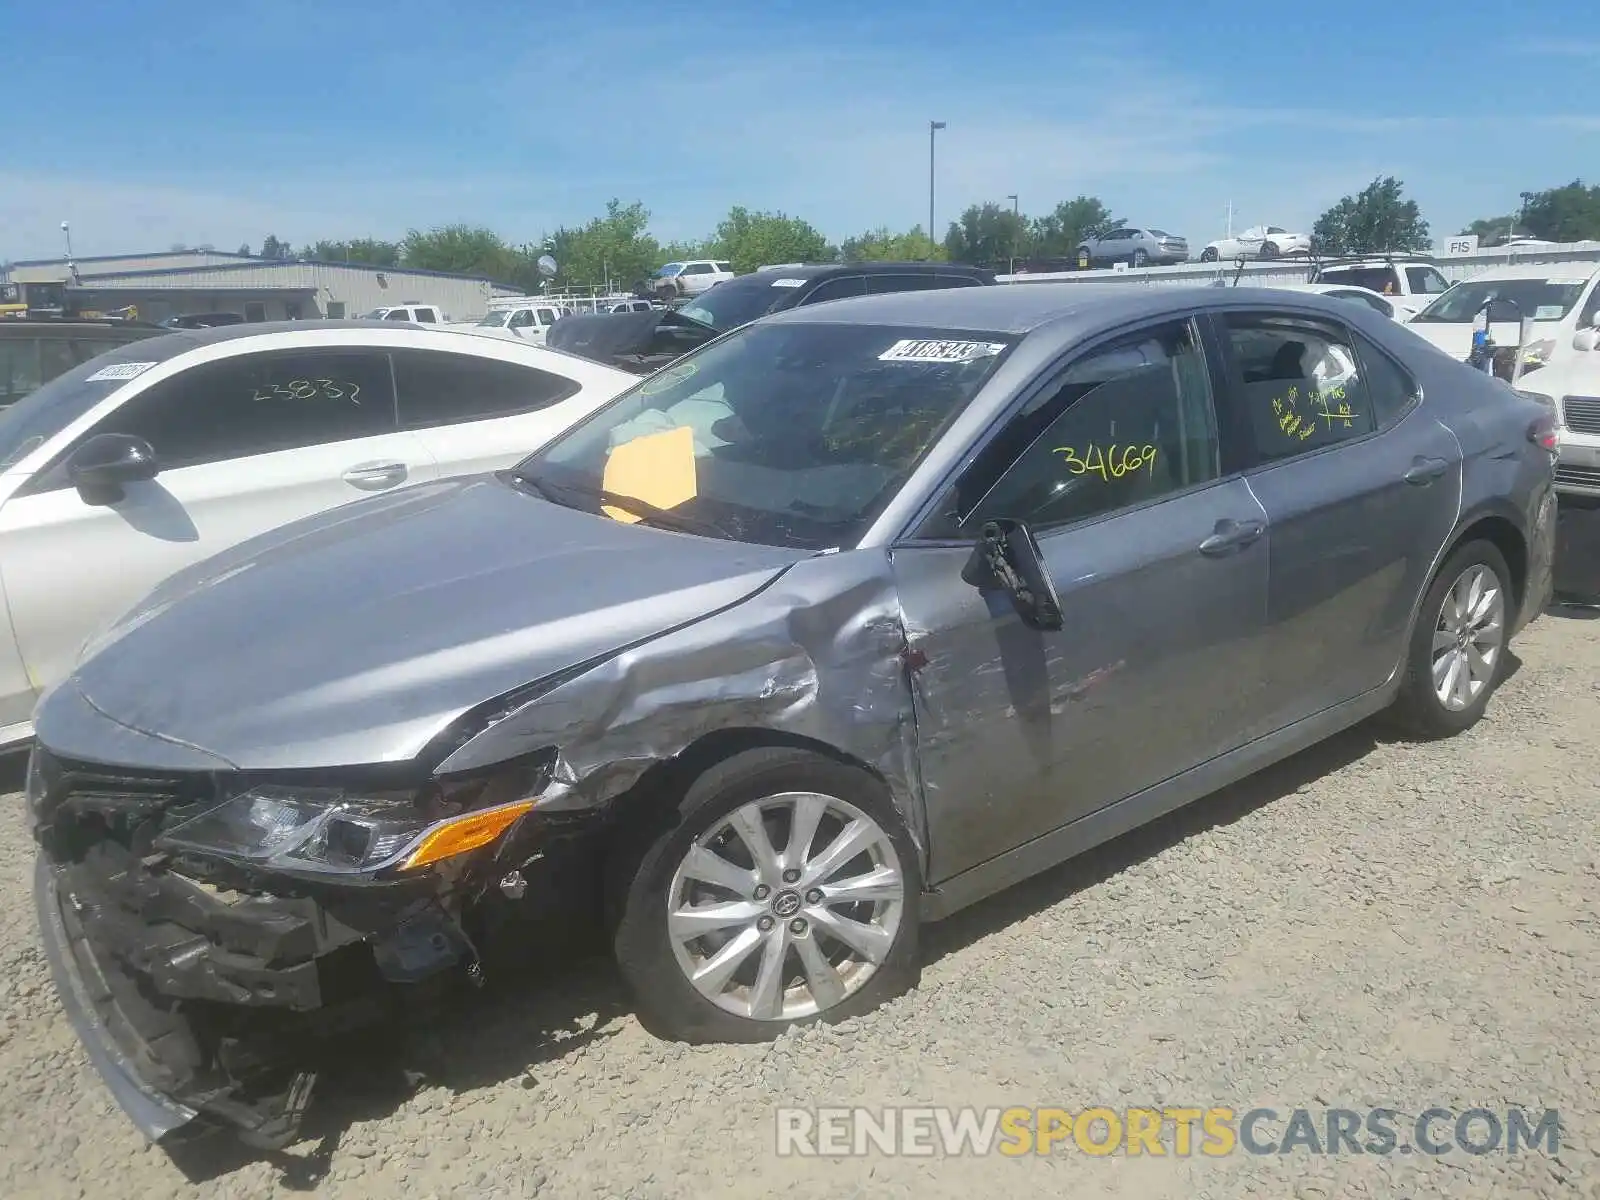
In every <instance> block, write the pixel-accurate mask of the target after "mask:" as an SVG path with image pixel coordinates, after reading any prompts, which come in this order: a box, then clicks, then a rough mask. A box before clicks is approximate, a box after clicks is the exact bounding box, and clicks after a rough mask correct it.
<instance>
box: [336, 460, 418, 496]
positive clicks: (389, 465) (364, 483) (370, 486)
mask: <svg viewBox="0 0 1600 1200" xmlns="http://www.w3.org/2000/svg"><path fill="white" fill-rule="evenodd" d="M405 477H406V465H405V463H401V462H365V463H357V464H356V465H355V466H353V467H351V468H350V469H349V470H347V471H346V472H345V473H344V475H343V476H341V478H342V479H343V480H344V481H345V482H346V483H348V484H349V485H350V486H351V487H358V488H361V489H362V490H364V491H369V492H375V491H378V490H379V489H381V488H386V487H393V486H394V485H395V484H397V483H399V482H401V481H402V480H403V479H405Z"/></svg>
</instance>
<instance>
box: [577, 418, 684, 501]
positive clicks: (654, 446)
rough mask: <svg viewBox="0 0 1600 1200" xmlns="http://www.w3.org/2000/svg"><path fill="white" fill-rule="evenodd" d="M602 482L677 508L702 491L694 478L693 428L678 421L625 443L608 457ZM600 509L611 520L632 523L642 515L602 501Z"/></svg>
mask: <svg viewBox="0 0 1600 1200" xmlns="http://www.w3.org/2000/svg"><path fill="white" fill-rule="evenodd" d="M600 486H601V487H603V488H605V490H606V491H608V492H616V493H617V494H618V495H621V496H633V497H635V498H637V499H639V500H643V501H644V502H645V503H646V504H653V505H655V506H656V507H657V508H676V507H677V506H678V505H680V504H683V503H684V502H686V501H689V500H693V499H694V498H695V495H696V494H697V492H698V491H699V484H698V482H697V480H696V478H695V462H694V430H693V429H691V428H690V427H689V426H687V425H679V426H677V427H676V428H673V429H667V430H663V431H662V432H660V433H647V434H645V435H644V436H643V437H636V438H634V439H633V440H632V441H628V442H624V443H622V445H620V446H617V447H616V448H615V449H613V450H612V451H611V454H610V456H609V457H608V458H607V459H606V472H605V477H604V478H603V479H602V480H601V483H600ZM601 511H602V512H604V513H605V514H606V516H608V517H610V518H611V519H612V520H615V521H623V522H625V523H627V524H630V525H631V524H633V523H634V522H635V521H637V520H638V519H639V518H638V517H637V516H635V515H634V514H633V513H631V512H627V511H625V510H623V509H620V508H612V507H610V506H608V505H602V506H601Z"/></svg>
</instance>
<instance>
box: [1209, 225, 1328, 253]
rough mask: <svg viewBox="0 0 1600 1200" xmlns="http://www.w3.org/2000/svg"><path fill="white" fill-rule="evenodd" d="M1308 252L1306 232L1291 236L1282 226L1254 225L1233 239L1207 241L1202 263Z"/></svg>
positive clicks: (1309, 239) (1308, 243)
mask: <svg viewBox="0 0 1600 1200" xmlns="http://www.w3.org/2000/svg"><path fill="white" fill-rule="evenodd" d="M1310 253H1311V235H1310V234H1309V233H1291V232H1290V231H1289V230H1287V229H1285V228H1283V226H1281V225H1253V226H1251V227H1250V228H1249V229H1246V230H1245V231H1244V232H1243V233H1241V234H1238V235H1237V236H1235V237H1225V238H1218V239H1217V240H1216V241H1214V242H1207V243H1206V245H1205V248H1204V249H1203V250H1201V251H1200V261H1201V262H1217V261H1218V260H1219V259H1228V260H1229V261H1232V260H1233V259H1236V258H1289V257H1291V256H1296V255H1309V254H1310Z"/></svg>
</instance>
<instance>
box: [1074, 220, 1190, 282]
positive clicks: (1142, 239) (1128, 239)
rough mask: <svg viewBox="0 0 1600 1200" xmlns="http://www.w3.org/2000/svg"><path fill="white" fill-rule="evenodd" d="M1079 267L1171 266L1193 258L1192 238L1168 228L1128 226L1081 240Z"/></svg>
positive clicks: (1078, 258)
mask: <svg viewBox="0 0 1600 1200" xmlns="http://www.w3.org/2000/svg"><path fill="white" fill-rule="evenodd" d="M1077 261H1078V269H1079V270H1080V271H1087V270H1089V269H1090V268H1091V267H1100V266H1110V265H1112V264H1114V263H1127V264H1128V265H1129V266H1133V267H1147V266H1157V267H1161V266H1171V265H1173V264H1174V263H1181V262H1188V261H1189V242H1188V240H1187V239H1186V238H1181V237H1179V236H1178V235H1177V234H1175V233H1168V232H1167V231H1166V230H1165V229H1149V228H1140V227H1135V226H1125V227H1123V228H1119V229H1113V230H1111V231H1110V232H1109V233H1105V234H1101V235H1100V236H1098V237H1090V238H1085V239H1084V240H1083V241H1082V242H1080V243H1079V244H1078V254H1077Z"/></svg>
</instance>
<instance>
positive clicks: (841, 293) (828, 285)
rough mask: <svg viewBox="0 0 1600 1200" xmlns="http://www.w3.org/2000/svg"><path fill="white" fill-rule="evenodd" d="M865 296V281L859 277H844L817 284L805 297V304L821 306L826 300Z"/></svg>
mask: <svg viewBox="0 0 1600 1200" xmlns="http://www.w3.org/2000/svg"><path fill="white" fill-rule="evenodd" d="M866 294H867V281H866V280H865V279H864V278H862V277H861V276H860V275H845V276H842V277H841V278H839V279H829V280H827V281H826V282H824V283H819V284H818V285H817V286H816V287H815V288H813V289H812V290H811V293H810V294H809V295H808V296H806V299H805V302H806V303H807V304H821V303H823V302H824V301H827V300H844V299H847V298H849V297H850V296H864V295H866Z"/></svg>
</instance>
